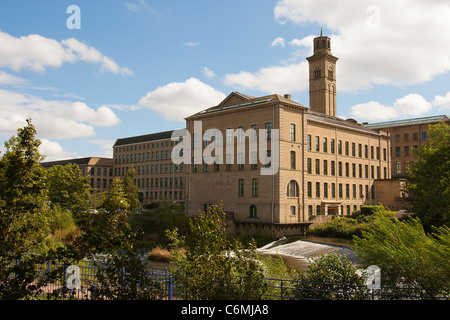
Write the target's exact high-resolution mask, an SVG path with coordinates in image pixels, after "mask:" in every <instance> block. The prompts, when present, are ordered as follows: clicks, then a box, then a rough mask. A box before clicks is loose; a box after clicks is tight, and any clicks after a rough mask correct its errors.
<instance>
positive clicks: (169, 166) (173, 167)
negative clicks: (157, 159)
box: [114, 163, 184, 177]
mask: <svg viewBox="0 0 450 320" xmlns="http://www.w3.org/2000/svg"><path fill="white" fill-rule="evenodd" d="M135 170H136V175H138V176H139V175H145V174H158V173H178V172H180V173H183V171H184V165H183V163H181V164H179V165H178V164H173V163H166V164H159V165H157V164H156V165H153V164H152V165H146V166H137V167H135ZM127 172H128V167H121V168H117V167H116V168H114V175H115V176H116V177H118V176H125V175H126V173H127Z"/></svg>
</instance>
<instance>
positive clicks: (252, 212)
mask: <svg viewBox="0 0 450 320" xmlns="http://www.w3.org/2000/svg"><path fill="white" fill-rule="evenodd" d="M249 218H258V216H257V212H256V206H255V205H254V204H252V205H251V206H250V210H249Z"/></svg>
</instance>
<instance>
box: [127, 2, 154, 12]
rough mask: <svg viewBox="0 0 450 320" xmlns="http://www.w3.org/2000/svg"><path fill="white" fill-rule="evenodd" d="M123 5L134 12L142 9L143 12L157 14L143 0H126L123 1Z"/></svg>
mask: <svg viewBox="0 0 450 320" xmlns="http://www.w3.org/2000/svg"><path fill="white" fill-rule="evenodd" d="M125 7H126V8H127V9H128V10H129V11H132V12H134V13H137V12H140V11H144V12H149V13H151V14H152V15H157V11H156V10H155V9H154V8H153V7H152V6H151V5H149V4H148V3H147V2H145V1H144V0H137V1H136V2H134V3H132V2H127V3H125Z"/></svg>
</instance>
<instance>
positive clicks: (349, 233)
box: [310, 217, 367, 239]
mask: <svg viewBox="0 0 450 320" xmlns="http://www.w3.org/2000/svg"><path fill="white" fill-rule="evenodd" d="M365 228H367V224H366V223H365V222H362V221H359V220H357V219H353V218H347V217H342V218H335V219H333V220H331V221H329V222H327V223H326V224H321V225H318V226H315V227H313V228H311V230H310V233H311V234H312V235H315V236H322V237H336V238H344V239H352V238H353V236H354V235H361V234H362V231H363V230H364V229H365Z"/></svg>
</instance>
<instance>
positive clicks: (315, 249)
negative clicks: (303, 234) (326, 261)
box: [258, 240, 358, 268]
mask: <svg viewBox="0 0 450 320" xmlns="http://www.w3.org/2000/svg"><path fill="white" fill-rule="evenodd" d="M286 242H287V241H286V240H277V241H274V242H271V243H269V244H267V245H265V246H263V247H261V248H258V251H259V252H261V253H265V254H273V255H280V256H281V257H282V258H283V259H284V260H285V261H287V262H289V263H288V264H290V265H291V266H299V267H300V268H304V267H305V266H307V264H308V262H309V261H310V259H314V258H316V257H318V256H319V255H320V254H321V253H332V252H334V251H337V252H338V253H340V254H342V255H345V256H346V257H347V258H348V259H349V260H350V261H352V262H353V263H357V262H358V259H357V257H356V252H355V251H354V250H352V249H350V248H348V247H346V246H340V245H332V244H323V243H315V242H311V241H304V240H298V241H294V242H290V243H286Z"/></svg>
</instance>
